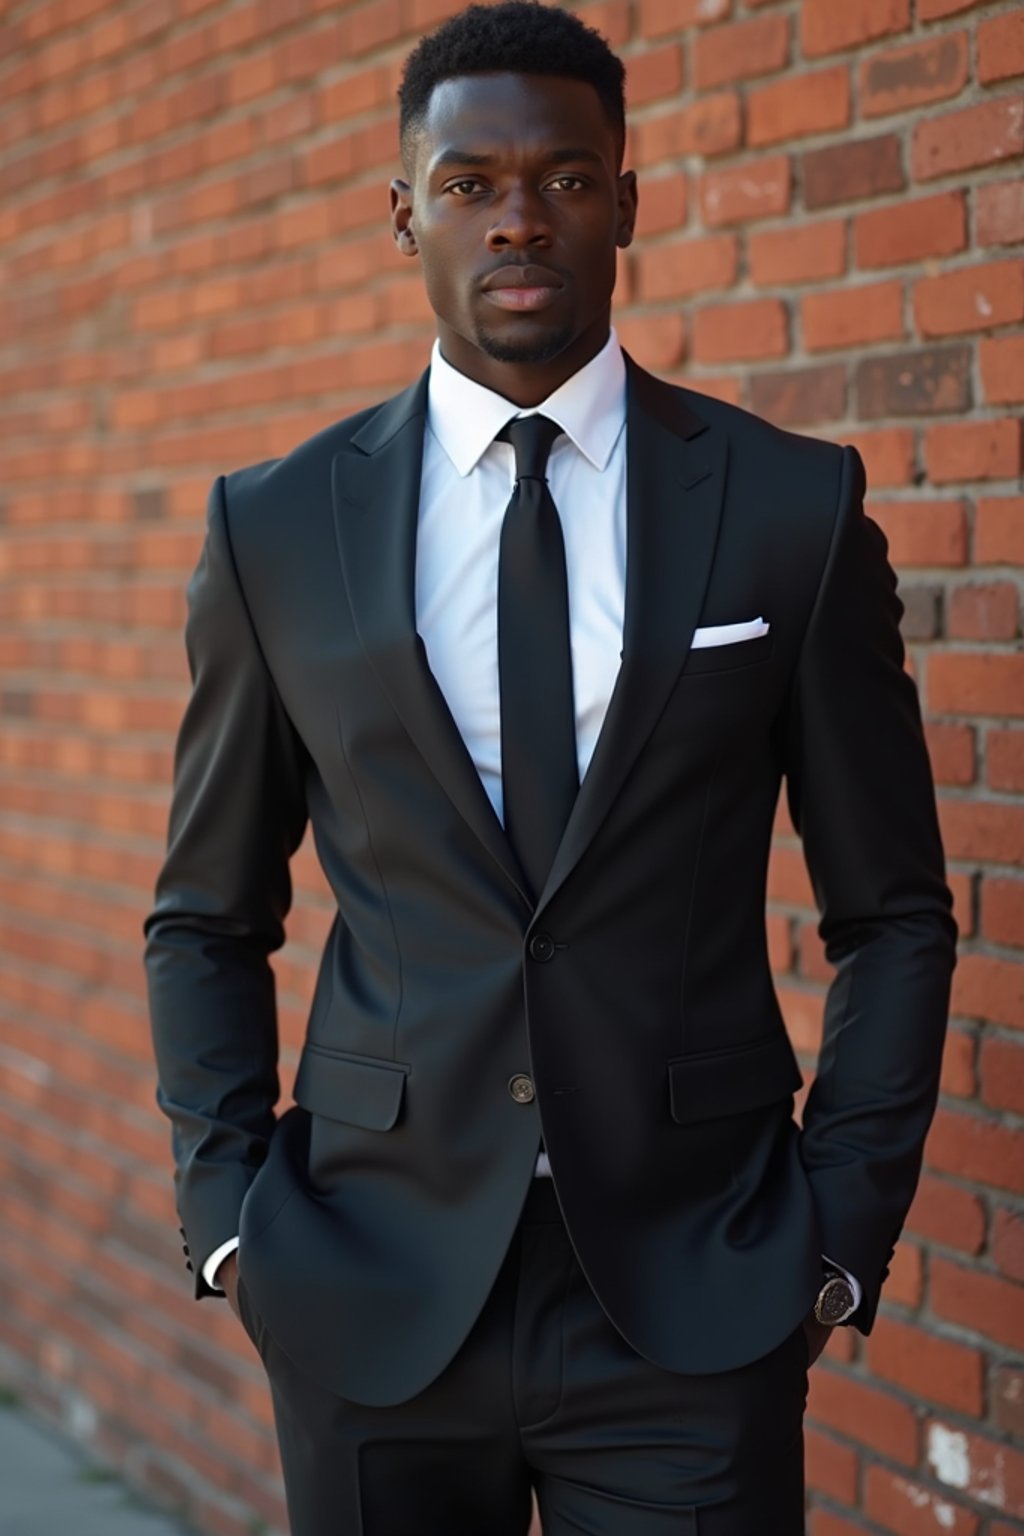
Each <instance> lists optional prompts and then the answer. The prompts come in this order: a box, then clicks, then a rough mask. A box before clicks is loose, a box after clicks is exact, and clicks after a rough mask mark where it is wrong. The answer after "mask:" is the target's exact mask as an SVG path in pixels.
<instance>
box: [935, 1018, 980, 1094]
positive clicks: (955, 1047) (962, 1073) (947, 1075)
mask: <svg viewBox="0 0 1024 1536" xmlns="http://www.w3.org/2000/svg"><path fill="white" fill-rule="evenodd" d="M974 1058H975V1043H974V1036H973V1035H970V1034H968V1033H967V1031H966V1030H962V1029H956V1028H952V1029H950V1030H949V1031H948V1033H947V1035H946V1041H945V1046H944V1048H943V1052H942V1078H941V1081H940V1084H939V1086H940V1088H941V1090H942V1092H943V1093H945V1094H949V1095H951V1096H952V1097H954V1098H958V1099H972V1098H973V1097H974V1095H975V1094H976V1093H977V1091H978V1081H977V1077H976V1075H975V1070H974Z"/></svg>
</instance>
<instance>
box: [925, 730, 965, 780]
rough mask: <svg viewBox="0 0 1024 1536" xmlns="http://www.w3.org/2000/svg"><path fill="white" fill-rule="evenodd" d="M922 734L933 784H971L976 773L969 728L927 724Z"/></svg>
mask: <svg viewBox="0 0 1024 1536" xmlns="http://www.w3.org/2000/svg"><path fill="white" fill-rule="evenodd" d="M924 733H925V738H926V740H927V742H928V756H929V758H930V759H931V765H932V774H933V776H934V778H935V782H936V783H937V784H960V785H965V784H973V783H974V780H975V777H976V776H977V771H978V770H977V759H976V754H975V750H974V730H973V728H972V727H971V726H969V725H947V724H944V723H941V722H939V721H937V720H929V721H926V722H925V732H924Z"/></svg>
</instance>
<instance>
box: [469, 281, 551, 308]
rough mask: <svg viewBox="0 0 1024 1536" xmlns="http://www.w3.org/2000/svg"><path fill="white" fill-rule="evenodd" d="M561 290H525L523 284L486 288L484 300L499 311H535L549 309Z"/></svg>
mask: <svg viewBox="0 0 1024 1536" xmlns="http://www.w3.org/2000/svg"><path fill="white" fill-rule="evenodd" d="M561 291H562V290H561V288H524V287H523V286H522V285H521V284H517V285H516V286H514V287H508V288H485V289H484V298H485V299H487V301H488V302H489V303H490V304H494V305H496V306H497V308H498V309H509V310H519V311H520V312H521V311H523V310H529V311H531V312H532V311H534V310H538V309H547V307H548V305H549V304H552V303H554V301H555V299H557V298H558V295H559V294H560V293H561Z"/></svg>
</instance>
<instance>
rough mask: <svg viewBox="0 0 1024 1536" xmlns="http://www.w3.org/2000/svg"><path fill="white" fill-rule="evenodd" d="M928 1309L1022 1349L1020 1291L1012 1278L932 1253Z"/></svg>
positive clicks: (1023, 1304)
mask: <svg viewBox="0 0 1024 1536" xmlns="http://www.w3.org/2000/svg"><path fill="white" fill-rule="evenodd" d="M929 1281H930V1283H929V1299H930V1302H931V1307H932V1310H933V1311H934V1312H935V1313H936V1314H937V1315H938V1316H939V1317H943V1318H946V1319H947V1320H948V1321H949V1322H951V1323H959V1324H960V1325H961V1326H962V1327H964V1328H967V1329H969V1330H970V1331H971V1332H973V1333H980V1334H984V1335H985V1337H986V1338H990V1339H995V1340H996V1341H997V1342H998V1343H1000V1344H1005V1345H1007V1347H1008V1348H1010V1349H1013V1350H1017V1351H1018V1352H1019V1351H1020V1350H1022V1349H1024V1291H1022V1289H1021V1287H1020V1286H1019V1285H1016V1284H1015V1283H1014V1282H1013V1281H1012V1280H1004V1279H1002V1278H1001V1277H1000V1276H998V1275H992V1274H987V1273H986V1272H985V1271H984V1270H981V1269H978V1268H972V1269H967V1268H965V1267H964V1266H962V1265H960V1264H952V1263H950V1261H949V1260H948V1259H944V1258H940V1257H939V1256H938V1255H936V1256H935V1257H934V1258H933V1259H932V1262H931V1266H930V1270H929Z"/></svg>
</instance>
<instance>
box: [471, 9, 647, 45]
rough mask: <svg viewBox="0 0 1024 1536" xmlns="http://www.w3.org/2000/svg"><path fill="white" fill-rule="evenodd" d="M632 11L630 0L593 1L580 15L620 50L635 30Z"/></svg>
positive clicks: (581, 10)
mask: <svg viewBox="0 0 1024 1536" xmlns="http://www.w3.org/2000/svg"><path fill="white" fill-rule="evenodd" d="M461 9H462V7H461V6H460V5H459V4H457V3H456V4H454V5H453V6H452V11H453V12H454V11H458V10H461ZM630 9H631V8H630V4H629V0H593V3H592V4H588V5H584V6H582V7H581V9H580V11H579V15H580V19H581V20H582V21H585V22H586V24H587V26H588V27H593V28H594V29H595V31H597V32H600V33H601V35H602V37H606V38H607V39H608V41H609V42H610V43H611V44H612V45H613V46H614V47H615V48H618V47H619V46H620V45H621V44H622V43H628V42H629V39H630V34H631V33H632V30H633V18H632V16H631V14H630Z"/></svg>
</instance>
